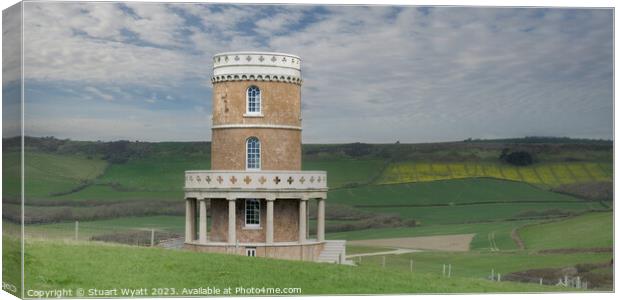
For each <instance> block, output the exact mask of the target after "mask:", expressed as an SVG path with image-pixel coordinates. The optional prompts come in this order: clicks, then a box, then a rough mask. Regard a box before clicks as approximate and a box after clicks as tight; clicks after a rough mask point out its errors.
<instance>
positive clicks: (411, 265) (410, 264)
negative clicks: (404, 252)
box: [409, 259, 413, 273]
mask: <svg viewBox="0 0 620 300" xmlns="http://www.w3.org/2000/svg"><path fill="white" fill-rule="evenodd" d="M409 272H411V273H413V259H410V260H409Z"/></svg>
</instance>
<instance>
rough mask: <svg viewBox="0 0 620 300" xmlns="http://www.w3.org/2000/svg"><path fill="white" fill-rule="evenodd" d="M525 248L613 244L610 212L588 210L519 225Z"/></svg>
mask: <svg viewBox="0 0 620 300" xmlns="http://www.w3.org/2000/svg"><path fill="white" fill-rule="evenodd" d="M519 235H520V236H521V238H522V239H523V242H524V243H525V247H526V249H557V248H597V247H613V213H611V212H604V213H589V214H585V215H582V216H577V217H574V218H569V219H565V220H562V221H559V222H551V223H542V224H536V225H528V226H524V227H523V228H520V229H519Z"/></svg>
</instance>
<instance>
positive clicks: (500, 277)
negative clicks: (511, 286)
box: [497, 273, 502, 281]
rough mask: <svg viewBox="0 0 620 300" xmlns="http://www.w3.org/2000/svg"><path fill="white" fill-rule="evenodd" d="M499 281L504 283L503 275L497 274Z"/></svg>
mask: <svg viewBox="0 0 620 300" xmlns="http://www.w3.org/2000/svg"><path fill="white" fill-rule="evenodd" d="M497 281H502V274H500V273H497Z"/></svg>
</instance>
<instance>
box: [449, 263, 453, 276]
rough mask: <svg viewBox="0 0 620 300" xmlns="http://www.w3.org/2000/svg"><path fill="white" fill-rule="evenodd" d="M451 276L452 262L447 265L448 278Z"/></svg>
mask: <svg viewBox="0 0 620 300" xmlns="http://www.w3.org/2000/svg"><path fill="white" fill-rule="evenodd" d="M451 276H452V264H449V265H448V278H450V277H451Z"/></svg>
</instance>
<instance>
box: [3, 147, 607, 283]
mask: <svg viewBox="0 0 620 300" xmlns="http://www.w3.org/2000/svg"><path fill="white" fill-rule="evenodd" d="M4 142H5V143H4V149H3V160H4V169H3V175H4V176H3V190H4V191H5V193H4V195H3V217H4V220H3V227H4V228H5V233H7V232H8V233H10V232H18V229H19V228H18V227H17V226H16V225H15V224H13V223H11V222H7V220H8V221H11V220H13V221H15V220H16V218H15V217H16V216H19V215H20V213H19V207H20V203H19V199H18V198H17V197H16V196H17V195H18V192H19V178H18V175H19V174H18V169H17V168H16V167H15V166H17V165H18V162H19V161H18V158H19V154H18V152H16V151H15V150H16V148H15V147H16V144H15V141H12V140H5V141H4ZM26 145H27V149H26V153H25V157H26V160H25V165H26V178H27V181H28V182H27V184H26V203H25V205H26V211H25V215H26V222H27V223H31V224H29V225H27V226H26V234H27V236H28V237H29V239H28V240H29V241H30V242H29V243H28V244H27V245H28V249H27V250H28V252H27V253H28V255H29V257H28V263H29V264H30V266H32V268H30V269H31V270H32V271H30V272H32V273H30V274H27V275H28V277H27V278H31V280H32V281H31V282H30V283H28V284H32V288H37V289H47V288H54V287H61V286H69V287H82V286H84V287H85V286H96V287H102V288H103V287H112V286H119V285H120V284H121V283H122V284H124V285H121V286H127V287H141V286H153V287H156V286H168V285H166V284H163V283H165V282H169V280H172V283H173V287H182V286H187V285H188V284H189V285H196V286H201V285H204V282H205V281H204V278H209V284H213V285H217V286H224V285H246V284H252V285H275V284H277V283H286V284H294V286H296V287H297V286H298V287H301V288H302V292H303V293H305V294H316V293H322V294H329V293H339V294H340V293H414V292H415V293H417V292H428V293H434V292H461V293H462V292H481V291H498V292H501V291H550V290H557V289H558V288H554V287H545V286H543V287H539V286H537V285H522V284H515V283H495V282H489V281H487V280H484V278H485V277H486V276H488V272H489V270H490V268H494V269H495V270H497V271H498V272H502V273H514V272H520V271H524V270H526V269H530V268H535V267H545V268H551V269H552V268H564V267H573V266H575V265H577V264H580V263H581V264H587V265H597V264H601V263H602V262H605V261H609V260H610V259H611V258H612V254H611V253H609V252H602V253H591V252H588V250H579V251H577V252H576V253H540V251H542V250H549V249H551V250H554V249H557V248H578V249H584V248H593V247H610V245H611V241H612V238H611V232H612V225H611V224H613V222H612V219H611V218H612V217H611V216H612V213H611V212H610V210H611V207H612V206H613V205H612V203H611V198H612V196H611V195H612V191H613V189H612V188H613V183H612V179H613V160H612V158H613V154H612V150H613V148H612V146H613V145H612V143H611V142H609V141H593V140H571V139H550V138H526V139H515V140H495V141H463V142H454V143H433V144H361V143H354V144H342V145H304V146H303V152H304V153H303V157H304V161H303V169H305V170H326V171H327V172H328V182H329V186H330V191H329V194H328V200H327V210H326V212H327V231H328V232H327V237H328V238H329V239H347V240H363V239H378V238H389V237H416V236H430V235H446V234H471V233H473V234H475V236H474V238H473V240H472V242H471V244H470V248H471V251H470V252H467V253H452V252H445V253H436V252H432V253H431V252H429V253H414V254H407V255H396V256H389V258H388V262H387V264H388V266H386V268H385V269H382V268H380V267H379V265H380V261H379V260H380V259H381V258H380V257H375V258H368V259H366V258H365V260H364V262H363V263H362V264H361V266H360V267H357V268H350V267H344V266H328V265H317V264H311V263H300V262H284V261H270V260H268V259H247V258H243V257H229V256H221V255H217V254H213V255H211V254H208V255H205V254H202V253H189V252H183V251H181V252H173V251H163V250H158V249H145V248H137V247H122V246H109V245H106V244H101V243H92V242H88V243H87V242H86V241H88V240H90V239H91V238H92V237H94V236H100V235H106V234H123V233H127V232H132V231H136V230H138V231H140V230H142V231H149V232H150V230H151V229H155V230H158V231H162V232H167V233H175V234H176V233H178V234H182V233H183V228H184V204H183V201H182V199H183V190H182V185H183V171H184V170H188V169H209V168H210V153H209V152H210V143H204V142H195V143H194V142H187V143H182V142H178V143H177V142H167V143H143V142H127V141H117V142H80V141H69V140H58V139H53V138H27V139H26ZM504 149H510V150H511V151H513V150H514V151H516V150H518V151H526V152H528V153H531V154H532V155H533V157H534V163H533V164H532V165H529V166H514V165H510V164H508V163H506V162H504V161H501V160H500V159H499V156H500V154H501V153H502V151H504ZM590 211H602V212H594V213H588V212H590ZM310 213H311V216H314V215H315V214H316V208H315V207H314V205H313V203H311V206H310ZM570 216H577V217H573V218H566V217H570ZM12 218H13V219H12ZM75 220H79V221H80V240H81V242H79V243H77V244H76V243H72V242H69V243H66V242H60V241H58V240H61V239H64V240H67V239H72V238H73V235H74V226H75V224H74V221H75ZM551 221H553V222H551ZM414 224H415V226H413V225H414ZM314 229H315V222H314V220H311V221H310V230H311V233H312V232H313V231H314ZM517 230H518V233H519V235H520V237H521V239H522V241H523V242H524V244H525V248H526V249H525V250H520V249H519V246H518V245H517V244H516V243H515V237H514V233H515V232H517ZM5 241H6V242H8V243H9V244H11V243H12V241H11V239H10V238H9V240H5ZM9 248H10V246H9ZM15 249H17V248H15ZM369 249H370V248H369ZM369 249H366V250H369ZM357 250H359V251H361V250H363V249H361V250H360V249H357ZM370 250H372V249H370ZM381 250H384V249H381ZM373 251H374V250H373ZM3 255H5V256H4V257H5V261H12V260H14V258H17V257H18V256H15V257H13V256H11V254H10V253H8V254H6V253H3ZM93 256H95V257H98V259H96V260H93V259H92V257H93ZM411 259H413V260H415V261H416V265H417V267H416V268H417V270H418V272H415V273H414V274H410V272H408V268H409V261H410V260H411ZM153 262H160V263H157V264H154V263H153ZM13 263H15V262H13ZM444 263H451V264H453V265H454V274H455V275H454V276H455V277H454V278H452V279H450V280H449V281H445V280H439V276H440V274H439V271H440V268H441V265H442V264H444ZM5 265H6V264H5ZM120 265H122V266H120ZM119 266H120V267H119ZM274 266H275V267H274ZM9 267H10V265H9ZM7 268H8V267H7ZM266 269H269V270H271V271H270V272H264V270H266ZM6 270H8V269H5V270H3V272H4V274H7V273H6ZM92 270H101V272H92ZM136 270H137V271H136ZM248 270H250V271H248ZM273 270H275V271H273ZM593 270H595V271H593V273H592V274H594V273H595V272H599V271H600V270H602V271H600V272H607V273H609V272H610V271H609V270H610V269H609V268H608V267H603V268H598V267H597V268H594V269H593ZM34 272H37V276H35V273H34ZM607 273H605V274H604V275H601V276H602V277H604V278H610V276H609V274H607ZM39 274H40V275H39ZM112 274H114V275H112ZM119 274H120V276H119ZM591 276H598V275H591ZM9 277H10V276H9ZM211 279H212V280H211ZM166 280H168V281H166ZM606 280H607V279H606Z"/></svg>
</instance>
